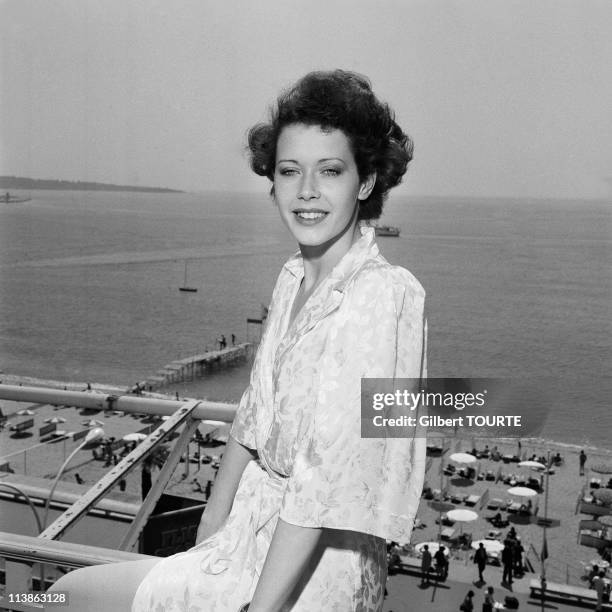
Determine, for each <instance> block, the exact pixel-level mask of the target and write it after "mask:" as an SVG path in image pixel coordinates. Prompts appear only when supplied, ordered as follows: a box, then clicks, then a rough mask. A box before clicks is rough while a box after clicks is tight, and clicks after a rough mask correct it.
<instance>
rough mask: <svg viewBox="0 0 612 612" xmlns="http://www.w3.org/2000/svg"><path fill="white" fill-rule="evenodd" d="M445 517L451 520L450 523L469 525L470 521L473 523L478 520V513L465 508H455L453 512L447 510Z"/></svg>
mask: <svg viewBox="0 0 612 612" xmlns="http://www.w3.org/2000/svg"><path fill="white" fill-rule="evenodd" d="M446 516H447V517H448V518H449V519H451V521H457V522H459V523H469V522H470V521H475V520H476V519H477V518H478V513H476V512H474V511H473V510H466V509H465V508H455V509H454V510H449V511H448V512H447V513H446Z"/></svg>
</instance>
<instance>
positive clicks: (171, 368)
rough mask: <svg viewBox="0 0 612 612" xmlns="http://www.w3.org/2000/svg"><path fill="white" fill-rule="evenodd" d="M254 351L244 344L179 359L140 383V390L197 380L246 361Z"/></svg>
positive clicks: (250, 344) (247, 344)
mask: <svg viewBox="0 0 612 612" xmlns="http://www.w3.org/2000/svg"><path fill="white" fill-rule="evenodd" d="M253 349H254V344H252V343H251V342H244V343H242V344H236V345H235V346H230V347H228V348H224V349H219V350H216V351H208V352H206V353H202V354H201V355H193V356H192V357H187V358H185V359H177V360H176V361H173V362H171V363H169V364H168V365H165V366H164V367H163V368H162V369H161V370H158V371H157V372H156V373H155V375H154V376H149V377H148V378H147V379H146V380H145V381H143V382H142V383H139V387H140V390H142V391H155V390H156V389H160V388H161V387H165V386H167V385H171V384H174V383H181V382H186V381H192V380H195V379H196V378H200V377H202V376H204V375H205V374H206V373H207V372H210V371H211V370H215V369H218V368H224V367H227V366H228V365H232V364H234V363H237V362H239V361H246V360H247V359H248V358H249V357H250V355H251V353H252V351H253ZM133 390H136V389H133Z"/></svg>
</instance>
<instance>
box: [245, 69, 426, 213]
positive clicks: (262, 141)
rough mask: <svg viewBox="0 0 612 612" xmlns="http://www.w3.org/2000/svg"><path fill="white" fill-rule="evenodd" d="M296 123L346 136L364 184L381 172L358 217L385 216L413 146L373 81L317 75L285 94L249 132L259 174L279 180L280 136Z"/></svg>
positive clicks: (253, 163)
mask: <svg viewBox="0 0 612 612" xmlns="http://www.w3.org/2000/svg"><path fill="white" fill-rule="evenodd" d="M295 123H301V124H304V125H318V126H320V127H321V128H322V129H323V130H332V129H338V130H342V132H344V134H345V135H346V137H347V138H348V140H349V142H350V144H351V148H352V151H353V155H354V157H355V163H356V165H357V171H358V173H359V178H360V180H361V181H364V180H365V179H366V178H367V177H368V176H370V175H371V174H373V173H374V172H376V183H375V185H374V188H373V189H372V192H371V193H370V195H369V197H368V198H367V199H365V200H363V201H361V202H360V203H359V219H377V218H378V217H380V215H381V213H382V207H383V202H384V200H385V198H386V196H387V193H388V192H389V190H390V189H391V188H392V187H395V186H396V185H398V184H399V183H400V181H401V180H402V176H403V175H404V173H405V172H406V168H407V167H408V162H409V161H410V160H411V159H412V152H413V149H414V145H413V142H412V140H411V139H410V137H409V136H407V135H406V134H405V133H404V132H403V131H402V129H401V128H400V127H399V125H398V124H397V123H396V122H395V116H394V113H393V111H392V110H391V109H390V108H389V106H388V105H387V104H385V103H383V102H380V101H379V100H378V99H377V98H376V96H375V95H374V93H373V92H372V87H371V85H370V81H369V80H368V79H367V78H366V77H364V76H362V75H360V74H357V73H355V72H349V71H347V70H333V71H329V72H318V71H317V72H310V73H309V74H307V75H306V76H305V77H303V78H301V79H300V80H299V81H298V82H297V83H296V84H295V85H294V86H293V87H291V88H290V89H288V90H286V91H284V92H282V93H281V95H280V96H279V97H278V100H277V102H276V105H275V106H274V107H273V108H272V109H271V111H270V122H269V123H260V124H257V125H255V126H254V127H252V128H251V129H250V130H249V134H248V149H249V152H250V163H251V168H252V169H253V171H254V172H255V173H257V174H259V175H260V176H267V177H268V178H269V179H270V180H271V181H272V182H274V168H275V165H276V143H277V141H278V137H279V135H280V133H281V131H282V129H283V128H284V127H285V126H287V125H291V124H295ZM272 193H274V186H272Z"/></svg>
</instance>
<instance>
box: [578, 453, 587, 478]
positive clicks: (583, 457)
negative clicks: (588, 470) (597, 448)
mask: <svg viewBox="0 0 612 612" xmlns="http://www.w3.org/2000/svg"><path fill="white" fill-rule="evenodd" d="M578 460H579V462H580V476H584V464H585V463H586V461H587V456H586V453H585V452H584V449H583V450H581V451H580V455H579V456H578Z"/></svg>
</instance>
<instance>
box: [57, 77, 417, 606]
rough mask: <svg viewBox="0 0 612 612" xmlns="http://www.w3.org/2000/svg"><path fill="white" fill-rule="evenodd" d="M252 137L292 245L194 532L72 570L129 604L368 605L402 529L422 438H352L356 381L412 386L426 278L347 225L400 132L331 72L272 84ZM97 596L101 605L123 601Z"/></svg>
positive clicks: (407, 527)
mask: <svg viewBox="0 0 612 612" xmlns="http://www.w3.org/2000/svg"><path fill="white" fill-rule="evenodd" d="M249 150H250V153H251V166H252V168H253V170H254V171H255V172H256V173H257V174H259V175H262V176H266V177H268V178H269V179H270V180H271V182H272V196H273V199H274V202H275V204H276V206H277V209H278V212H279V215H280V217H281V220H282V221H283V223H284V224H285V225H286V227H287V229H288V230H289V233H290V234H291V236H292V237H293V238H294V239H295V241H296V242H297V243H298V245H299V251H298V253H297V254H296V255H294V256H293V257H291V258H290V259H289V260H288V261H287V263H286V264H285V265H284V267H283V268H282V270H281V273H280V276H279V278H278V281H277V283H276V286H275V288H274V291H273V294H272V301H271V305H270V309H269V314H268V317H267V320H266V324H265V328H264V331H263V336H262V339H261V342H260V344H259V347H258V350H257V354H256V357H255V361H254V363H253V368H252V372H251V378H250V384H249V386H248V388H247V390H246V391H245V393H244V395H243V396H242V399H241V401H240V404H239V406H238V410H237V413H236V417H235V420H234V423H233V426H232V429H231V432H230V437H229V440H228V443H227V448H226V451H225V453H224V455H223V462H222V465H221V468H220V470H219V475H218V478H217V480H216V482H215V486H214V488H213V490H212V493H211V497H210V500H209V502H208V504H207V506H206V510H205V512H204V514H203V516H202V519H201V522H200V526H199V529H198V535H197V540H196V542H197V543H196V545H195V546H194V547H193V548H192V549H190V550H188V551H185V552H183V553H179V554H177V555H174V556H171V557H168V558H165V559H156V560H146V561H139V562H136V563H132V564H131V565H130V564H128V563H120V564H116V565H114V567H113V566H112V565H111V567H108V566H105V567H103V568H95V569H96V572H94V571H92V570H91V568H85V569H83V570H77V571H76V572H72V573H71V574H79V576H75V577H74V578H73V581H74V582H73V584H79V586H80V590H82V589H84V588H85V589H86V588H87V587H88V585H89V584H91V586H92V588H90V589H88V591H93V590H95V589H94V588H93V586H94V585H95V584H98V585H99V584H105V585H107V584H110V583H114V582H115V581H117V582H119V583H120V584H121V585H122V586H123V585H128V584H129V585H130V586H131V588H132V592H131V594H132V595H133V594H134V590H136V593H135V596H134V597H133V602H132V611H133V612H143V611H147V612H150V611H152V610H174V609H179V608H180V609H193V610H196V609H200V610H206V611H207V612H238V610H246V609H248V610H249V611H250V612H277V611H281V610H292V612H306V611H308V612H311V611H312V610H320V609H321V606H322V605H323V606H324V608H325V609H327V610H336V611H337V612H349V611H352V610H355V609H359V610H361V611H363V612H380V611H381V610H382V607H383V594H384V591H385V581H386V573H387V568H386V544H385V540H395V541H397V542H400V543H408V542H409V541H410V535H411V531H412V528H413V524H414V520H415V515H416V511H417V508H418V505H419V501H420V495H421V490H422V487H423V480H424V469H425V458H426V440H425V437H424V431H422V430H421V429H420V428H419V429H412V430H410V431H409V432H408V435H407V437H404V438H397V437H391V436H386V437H379V438H365V437H363V438H362V437H361V380H362V378H364V377H369V378H373V377H376V378H410V379H413V380H414V381H415V383H414V390H416V389H417V388H418V385H419V383H420V381H421V380H422V379H423V378H424V376H425V373H426V321H425V315H424V299H425V292H424V290H423V288H422V287H421V285H420V284H419V282H418V281H417V280H416V279H415V278H414V276H413V275H412V274H411V273H410V272H408V271H407V270H405V269H404V268H401V267H398V266H393V265H391V264H389V263H388V262H387V261H386V259H384V258H383V257H382V255H381V254H380V253H379V250H378V247H377V245H376V241H375V232H374V228H373V227H370V226H369V225H368V224H367V223H361V222H367V221H369V220H372V219H376V218H378V217H379V216H380V214H381V211H382V205H383V201H384V199H385V196H386V194H387V193H388V191H389V190H390V189H391V188H392V187H394V186H395V185H397V184H398V183H399V182H400V180H401V177H402V176H403V174H404V172H405V171H406V168H407V165H408V162H409V161H410V159H411V157H412V142H411V141H410V139H409V138H408V136H406V134H404V132H403V131H402V129H401V128H400V127H399V125H398V124H397V123H396V122H395V120H394V117H393V114H392V112H391V110H390V109H389V107H388V106H387V105H386V104H383V103H381V102H380V101H379V100H378V99H377V98H376V96H375V95H374V93H373V92H372V89H371V86H370V83H369V81H368V80H367V79H366V78H365V77H362V76H360V75H358V74H355V73H351V72H347V71H343V70H334V71H331V72H314V73H310V74H308V75H306V76H305V77H304V78H302V79H301V80H300V81H298V82H297V83H296V84H295V85H294V86H293V87H292V88H290V89H289V90H288V91H286V92H284V93H283V94H282V95H281V96H280V97H279V99H278V101H277V104H276V105H275V108H274V109H273V111H272V114H271V118H270V121H269V122H268V123H266V124H263V125H258V126H255V127H254V128H253V129H252V130H251V131H250V133H249ZM421 410H422V408H421V407H417V409H416V410H415V411H414V412H413V413H412V414H413V415H414V416H416V420H417V422H418V421H419V418H418V417H419V415H420V414H421ZM128 566H129V567H128ZM113 576H114V579H113ZM66 578H68V577H66ZM66 578H64V579H62V581H63V580H65V579H66ZM62 581H60V584H59V585H58V588H59V589H66V587H68V590H70V589H69V581H68V584H66V583H65V584H61V582H62ZM90 581H91V582H90ZM105 590H106V591H110V590H112V589H105ZM126 595H128V587H127V586H124V594H123V595H122V596H123V597H125V596H126ZM112 597H113V602H112V605H109V602H108V601H106V602H105V607H103V608H102V609H106V610H108V609H117V610H123V609H126V608H125V603H124V600H121V599H120V595H119V594H118V593H117V592H116V590H113V593H112ZM75 599H77V597H76V596H73V594H72V593H71V601H70V606H71V607H73V605H74V604H73V600H75ZM130 600H131V598H130ZM88 603H89V606H88V607H87V609H88V610H90V611H92V612H94V610H97V608H95V607H92V605H91V599H90V601H89V602H88ZM74 609H76V608H74Z"/></svg>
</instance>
